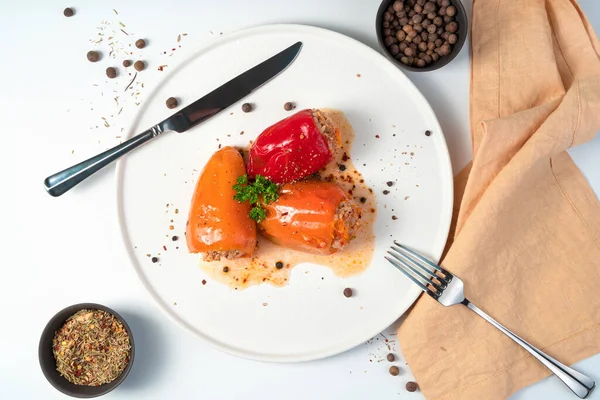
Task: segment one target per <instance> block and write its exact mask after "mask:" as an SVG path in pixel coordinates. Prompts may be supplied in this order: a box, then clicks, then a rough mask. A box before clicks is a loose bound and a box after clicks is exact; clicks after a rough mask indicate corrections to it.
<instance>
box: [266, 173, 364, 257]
mask: <svg viewBox="0 0 600 400" xmlns="http://www.w3.org/2000/svg"><path fill="white" fill-rule="evenodd" d="M265 208H266V218H265V219H263V220H262V221H261V222H260V223H259V225H258V227H259V229H260V231H261V233H262V234H263V235H264V236H265V237H267V238H268V239H269V240H271V241H272V242H274V243H276V244H279V245H281V246H285V247H289V248H292V249H296V250H301V251H305V252H308V253H313V254H321V255H327V254H333V253H335V252H337V251H339V250H341V249H342V248H343V247H344V246H345V245H346V244H348V243H349V242H350V241H351V240H352V239H354V238H355V236H356V233H357V231H358V229H359V227H360V219H361V210H360V208H359V207H358V206H357V205H356V204H355V203H354V201H353V200H352V199H351V198H350V197H349V196H348V195H347V194H346V193H345V192H344V191H343V190H342V189H341V188H340V187H339V186H337V185H335V184H334V183H331V182H321V181H301V182H294V183H288V184H285V185H283V186H282V187H281V189H280V191H279V198H278V199H277V200H276V201H274V202H271V203H269V204H268V205H266V206H265Z"/></svg>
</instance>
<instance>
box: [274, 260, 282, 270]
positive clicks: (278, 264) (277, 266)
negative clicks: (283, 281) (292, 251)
mask: <svg viewBox="0 0 600 400" xmlns="http://www.w3.org/2000/svg"><path fill="white" fill-rule="evenodd" d="M275 268H277V269H281V268H283V262H281V261H277V262H276V263H275Z"/></svg>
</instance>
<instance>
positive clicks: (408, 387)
mask: <svg viewBox="0 0 600 400" xmlns="http://www.w3.org/2000/svg"><path fill="white" fill-rule="evenodd" d="M418 388H419V385H417V382H406V390H407V391H409V392H414V391H416V390H417V389H418Z"/></svg>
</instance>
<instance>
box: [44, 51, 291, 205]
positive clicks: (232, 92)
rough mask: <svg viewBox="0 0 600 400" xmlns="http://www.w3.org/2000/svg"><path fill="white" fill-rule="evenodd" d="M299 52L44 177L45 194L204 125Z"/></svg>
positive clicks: (276, 57)
mask: <svg viewBox="0 0 600 400" xmlns="http://www.w3.org/2000/svg"><path fill="white" fill-rule="evenodd" d="M301 49H302V42H296V43H294V44H293V45H291V46H290V47H288V48H287V49H285V50H283V51H281V52H279V53H277V54H275V55H274V56H272V57H271V58H269V59H267V60H265V61H263V62H261V63H260V64H257V65H256V66H254V67H252V68H250V69H249V70H247V71H245V72H243V73H242V74H240V75H238V76H236V77H235V78H233V79H231V80H230V81H228V82H227V83H225V84H223V85H221V86H219V87H218V88H216V89H215V90H213V91H212V92H210V93H208V94H207V95H205V96H204V97H201V98H200V99H198V100H196V101H195V102H193V103H192V104H190V105H188V106H187V107H185V108H184V109H182V110H181V111H178V112H176V113H175V114H173V115H171V116H170V117H169V118H167V119H165V120H164V121H161V122H159V123H158V124H156V125H154V126H153V127H151V128H150V129H148V130H146V131H144V132H142V133H140V134H138V135H136V136H134V137H132V138H131V139H129V140H127V141H125V142H123V143H121V144H120V145H118V146H115V147H113V148H111V149H108V150H106V151H105V152H103V153H100V154H98V155H97V156H94V157H92V158H90V159H87V160H85V161H82V162H80V163H79V164H76V165H73V166H72V167H69V168H67V169H65V170H62V171H60V172H57V173H56V174H54V175H51V176H49V177H47V178H46V179H45V180H44V187H45V189H46V191H47V192H48V194H50V195H51V196H53V197H58V196H60V195H62V194H64V193H66V192H67V191H69V190H70V189H72V188H73V187H75V186H76V185H77V184H79V183H80V182H82V181H83V180H85V179H86V178H88V177H89V176H91V175H92V174H94V173H95V172H97V171H99V170H100V169H102V168H104V167H105V166H107V165H108V164H110V163H112V162H113V161H115V160H116V159H118V158H119V157H121V156H122V155H124V154H127V153H129V152H130V151H132V150H133V149H135V148H137V147H139V146H141V145H142V144H144V143H147V142H148V141H150V140H152V139H154V138H155V137H157V136H160V135H161V134H162V133H164V132H168V131H176V132H185V131H187V130H188V129H190V128H192V127H194V126H196V125H198V124H200V123H201V122H203V121H206V120H207V119H208V118H210V117H212V116H214V115H216V114H218V113H219V112H221V111H223V110H224V109H226V108H227V107H229V106H231V105H232V104H234V103H236V102H238V101H239V100H241V99H243V98H244V97H246V96H247V95H249V94H250V93H252V92H253V91H255V90H257V89H258V88H260V87H261V86H263V85H264V84H265V83H267V82H269V81H270V80H271V79H273V78H274V77H276V76H277V75H279V74H280V73H281V72H283V71H284V70H285V69H286V68H287V67H288V66H289V65H290V64H292V63H293V62H294V60H295V59H296V57H297V56H298V54H299V53H300V50H301Z"/></svg>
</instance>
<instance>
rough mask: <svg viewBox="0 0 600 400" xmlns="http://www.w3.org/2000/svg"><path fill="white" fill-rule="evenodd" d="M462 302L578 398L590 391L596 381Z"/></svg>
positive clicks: (477, 309)
mask: <svg viewBox="0 0 600 400" xmlns="http://www.w3.org/2000/svg"><path fill="white" fill-rule="evenodd" d="M462 304H464V305H465V306H467V307H468V308H469V309H471V310H472V311H473V312H475V313H476V314H477V315H479V316H480V317H481V318H483V319H485V320H486V321H487V322H489V323H490V324H492V325H494V326H495V327H496V328H498V329H499V330H500V331H501V332H503V333H504V334H505V335H507V336H508V337H509V338H511V339H512V340H514V341H515V342H517V344H519V345H521V347H523V348H524V349H525V350H527V351H528V352H529V354H531V355H532V356H534V357H535V358H537V359H538V361H540V362H541V363H542V364H544V365H545V366H546V367H547V368H548V369H549V370H550V371H552V372H553V373H554V375H556V376H557V377H558V379H560V380H561V381H563V383H564V384H565V385H567V386H568V387H569V389H571V390H572V391H573V393H575V394H576V395H577V396H578V397H579V398H581V399H585V398H587V397H588V396H589V395H590V394H591V393H592V391H593V390H594V387H595V386H596V383H595V382H594V381H593V380H592V379H591V378H589V377H588V376H585V375H583V374H582V373H579V372H577V371H575V370H574V369H572V368H569V367H567V366H566V365H564V364H562V363H560V362H558V361H557V360H555V359H554V358H552V357H550V356H549V355H548V354H546V353H544V352H543V351H541V350H539V349H537V348H536V347H534V346H532V345H531V344H529V343H527V342H526V341H525V340H523V339H521V338H520V337H519V336H517V335H515V334H514V333H512V332H511V331H510V330H508V329H507V328H505V327H504V326H502V325H501V324H500V323H499V322H498V321H496V320H495V319H493V318H492V317H490V316H489V315H487V314H486V313H485V312H483V311H482V310H481V309H479V308H478V307H477V306H476V305H475V304H473V303H471V302H470V301H469V300H467V299H465V300H464V301H463V303H462Z"/></svg>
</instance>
